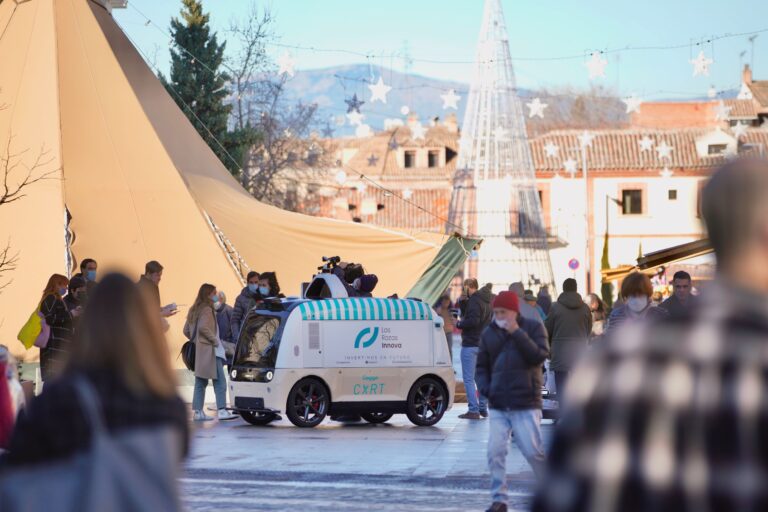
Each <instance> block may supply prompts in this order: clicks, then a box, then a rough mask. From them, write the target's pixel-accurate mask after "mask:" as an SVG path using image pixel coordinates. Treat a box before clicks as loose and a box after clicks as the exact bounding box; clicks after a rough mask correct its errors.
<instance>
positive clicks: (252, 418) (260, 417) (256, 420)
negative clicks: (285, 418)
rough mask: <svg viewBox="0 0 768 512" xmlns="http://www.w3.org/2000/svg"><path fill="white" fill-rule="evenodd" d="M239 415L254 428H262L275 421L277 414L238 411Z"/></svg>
mask: <svg viewBox="0 0 768 512" xmlns="http://www.w3.org/2000/svg"><path fill="white" fill-rule="evenodd" d="M238 412H239V414H240V417H241V418H243V419H244V420H245V421H247V422H248V423H250V424H251V425H256V426H260V427H261V426H264V425H268V424H270V423H272V422H273V421H275V420H276V419H277V414H273V413H270V412H249V411H238Z"/></svg>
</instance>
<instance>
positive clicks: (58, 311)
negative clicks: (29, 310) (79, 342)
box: [40, 274, 82, 381]
mask: <svg viewBox="0 0 768 512" xmlns="http://www.w3.org/2000/svg"><path fill="white" fill-rule="evenodd" d="M68 286H69V279H67V278H66V277H65V276H62V275H60V274H53V275H52V276H51V277H50V278H49V279H48V284H47V285H46V286H45V290H43V296H42V297H41V299H40V312H41V313H42V314H43V317H44V318H45V323H47V324H48V327H50V328H51V334H50V337H49V338H48V345H46V347H45V348H43V349H40V374H41V377H42V379H43V381H48V380H50V379H53V378H55V377H57V376H58V375H59V373H60V372H61V369H62V368H63V366H64V364H65V363H66V359H67V354H68V353H69V348H70V345H71V343H72V333H73V322H72V318H73V316H74V317H78V316H79V315H80V311H82V310H78V309H75V310H73V311H72V312H71V313H70V312H69V310H68V309H67V305H66V304H65V303H64V296H65V295H66V294H67V290H68V288H67V287H68Z"/></svg>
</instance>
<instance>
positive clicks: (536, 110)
mask: <svg viewBox="0 0 768 512" xmlns="http://www.w3.org/2000/svg"><path fill="white" fill-rule="evenodd" d="M526 106H527V107H528V109H529V110H530V112H529V113H528V117H529V118H532V117H533V116H539V117H540V118H541V119H544V109H545V108H547V106H548V105H547V104H546V103H542V102H541V100H540V99H539V98H534V99H533V101H531V102H528V103H526Z"/></svg>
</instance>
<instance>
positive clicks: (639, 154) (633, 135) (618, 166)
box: [530, 128, 768, 172]
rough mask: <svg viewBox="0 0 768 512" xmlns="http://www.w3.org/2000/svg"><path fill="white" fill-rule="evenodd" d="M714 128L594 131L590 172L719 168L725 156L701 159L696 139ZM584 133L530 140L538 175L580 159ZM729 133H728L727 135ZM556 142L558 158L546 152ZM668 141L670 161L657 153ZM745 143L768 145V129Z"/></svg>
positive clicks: (750, 133) (562, 133)
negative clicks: (645, 143)
mask: <svg viewBox="0 0 768 512" xmlns="http://www.w3.org/2000/svg"><path fill="white" fill-rule="evenodd" d="M712 131H713V130H712V129H703V128H692V129H677V130H604V131H601V130H593V131H590V132H589V133H590V134H592V135H593V136H594V139H593V140H592V145H591V146H590V148H589V150H588V152H587V155H588V164H589V168H590V169H591V170H601V169H602V170H615V171H621V170H639V169H661V168H663V167H665V166H667V167H670V168H679V169H686V168H687V169H691V170H693V169H701V168H707V167H711V166H713V165H718V164H720V163H722V162H723V161H724V156H706V157H704V158H701V157H699V155H698V153H697V152H696V144H695V141H696V139H697V138H699V137H701V136H704V135H706V134H709V133H712ZM582 133H583V131H581V130H578V131H577V130H564V131H554V132H549V133H547V134H546V135H542V136H541V137H537V138H536V139H533V140H531V141H530V143H531V151H532V153H533V159H534V165H535V167H536V170H537V172H541V171H550V172H552V171H558V172H560V171H562V170H563V162H564V161H565V160H567V159H568V158H573V159H575V160H577V161H578V160H579V151H578V148H579V140H578V136H579V135H581V134H582ZM726 133H727V132H726ZM646 136H647V137H649V138H650V139H651V140H652V141H653V147H652V148H651V149H650V150H645V151H643V150H642V149H641V147H640V140H642V139H643V138H644V137H646ZM550 142H551V143H554V144H555V145H557V146H558V147H559V148H560V150H559V154H558V155H557V156H556V157H549V156H547V155H546V152H545V150H544V147H545V145H547V144H548V143H550ZM662 142H666V143H667V145H668V146H671V147H672V151H671V153H670V157H669V158H660V157H659V153H658V152H657V151H656V148H657V146H658V145H660V144H662ZM742 142H748V143H753V144H761V145H762V146H763V147H766V143H768V130H765V129H762V128H759V129H749V130H747V134H746V135H745V136H744V138H743V139H742Z"/></svg>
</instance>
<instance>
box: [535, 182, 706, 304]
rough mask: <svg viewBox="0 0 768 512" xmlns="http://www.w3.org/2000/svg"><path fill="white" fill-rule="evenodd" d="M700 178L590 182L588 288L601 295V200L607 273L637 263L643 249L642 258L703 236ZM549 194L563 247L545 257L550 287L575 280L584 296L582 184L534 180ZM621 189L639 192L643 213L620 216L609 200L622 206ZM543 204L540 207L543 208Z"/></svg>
mask: <svg viewBox="0 0 768 512" xmlns="http://www.w3.org/2000/svg"><path fill="white" fill-rule="evenodd" d="M704 179H705V178H704V177H687V176H674V175H673V176H671V177H662V176H643V177H634V176H628V177H606V178H603V177H596V178H594V179H592V180H591V185H590V186H591V203H592V204H591V219H592V229H591V233H592V235H593V236H592V247H591V249H592V251H591V252H592V269H591V274H592V279H591V282H592V287H591V289H592V290H593V291H598V290H599V289H600V282H601V276H600V260H601V258H602V252H603V244H604V235H605V228H606V216H605V214H606V196H607V197H608V198H609V200H608V205H607V207H608V223H609V248H608V252H609V259H610V264H611V266H612V267H617V266H620V265H633V264H635V263H636V262H637V257H638V252H639V249H640V246H641V244H642V251H643V253H649V252H652V251H656V250H660V249H664V248H667V247H671V246H674V245H678V244H682V243H686V242H691V241H693V240H697V239H700V238H702V237H703V236H704V230H703V228H702V224H701V221H700V219H699V217H698V215H697V208H698V197H699V189H700V186H701V183H702V182H703V180H704ZM538 183H539V186H540V187H542V188H543V189H544V190H548V194H549V201H548V203H549V212H550V219H551V221H550V224H551V231H552V232H553V233H554V234H556V235H558V236H559V238H560V239H562V240H563V241H564V242H565V246H564V247H561V248H554V249H552V250H551V251H550V257H551V260H552V267H553V271H554V275H555V282H556V283H558V289H560V288H561V284H562V281H563V280H564V279H566V278H568V277H574V278H575V279H576V280H577V281H578V283H579V290H580V291H581V292H582V293H583V292H585V291H586V290H587V286H586V270H587V268H586V267H587V258H586V244H585V240H586V230H585V229H584V226H585V211H584V210H585V208H584V206H585V204H586V197H587V196H586V194H585V188H584V182H583V180H581V179H579V178H575V179H574V178H565V177H556V178H554V179H548V180H538ZM623 189H640V190H643V213H641V214H634V215H630V214H627V215H625V214H623V213H622V208H621V206H619V205H617V204H616V203H615V202H613V201H611V200H610V198H613V199H617V200H621V199H622V190H623ZM670 190H676V191H677V199H669V191H670ZM546 202H547V201H545V203H546ZM572 258H575V259H577V260H579V263H580V267H579V269H578V270H577V271H575V272H574V271H572V270H571V269H570V268H569V267H568V262H569V260H571V259H572Z"/></svg>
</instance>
